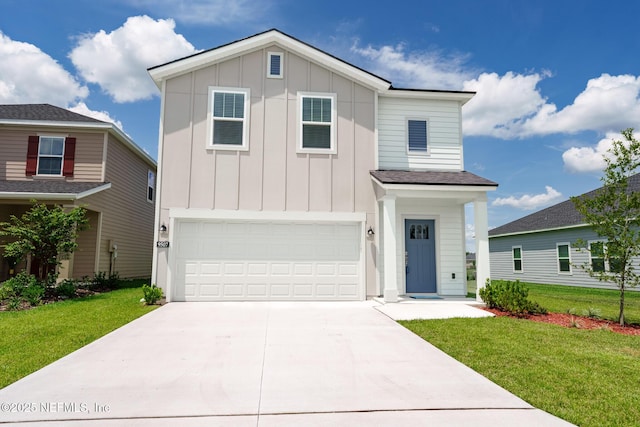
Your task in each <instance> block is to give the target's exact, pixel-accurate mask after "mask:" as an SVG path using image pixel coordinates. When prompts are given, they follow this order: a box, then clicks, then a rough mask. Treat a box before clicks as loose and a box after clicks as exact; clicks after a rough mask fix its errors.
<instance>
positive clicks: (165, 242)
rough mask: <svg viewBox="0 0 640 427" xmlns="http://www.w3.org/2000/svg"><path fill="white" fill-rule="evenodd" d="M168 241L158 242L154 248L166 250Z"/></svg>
mask: <svg viewBox="0 0 640 427" xmlns="http://www.w3.org/2000/svg"><path fill="white" fill-rule="evenodd" d="M168 247H169V241H168V240H158V241H157V242H156V248H168Z"/></svg>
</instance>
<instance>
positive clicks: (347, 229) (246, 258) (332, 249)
mask: <svg viewBox="0 0 640 427" xmlns="http://www.w3.org/2000/svg"><path fill="white" fill-rule="evenodd" d="M174 236H175V237H174V242H175V245H174V251H175V261H174V262H175V269H174V272H175V273H174V276H173V277H174V279H173V286H172V288H173V289H174V300H176V301H223V300H226V301H245V300H316V301H318V300H358V299H361V298H362V295H363V292H362V285H361V283H362V280H361V277H360V275H361V273H360V271H361V262H362V260H361V252H362V251H361V247H360V246H361V243H360V242H361V236H362V234H361V224H360V223H357V222H341V223H318V224H316V223H296V222H286V223H284V222H229V221H200V220H181V221H177V222H176V232H175V234H174Z"/></svg>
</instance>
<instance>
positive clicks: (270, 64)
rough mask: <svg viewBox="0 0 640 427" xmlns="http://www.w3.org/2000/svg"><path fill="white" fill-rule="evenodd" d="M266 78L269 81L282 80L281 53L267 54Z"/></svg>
mask: <svg viewBox="0 0 640 427" xmlns="http://www.w3.org/2000/svg"><path fill="white" fill-rule="evenodd" d="M267 77H268V78H271V79H281V78H282V53H280V52H269V53H268V54H267Z"/></svg>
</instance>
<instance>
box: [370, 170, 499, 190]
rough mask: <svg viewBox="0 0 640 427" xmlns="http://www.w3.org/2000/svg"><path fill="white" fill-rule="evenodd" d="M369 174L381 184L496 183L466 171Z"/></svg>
mask: <svg viewBox="0 0 640 427" xmlns="http://www.w3.org/2000/svg"><path fill="white" fill-rule="evenodd" d="M370 173H371V176H373V177H374V178H375V179H377V180H378V181H380V182H381V183H383V184H415V185H477V186H487V187H495V186H497V185H498V184H496V183H495V182H493V181H490V180H488V179H486V178H482V177H480V176H478V175H474V174H472V173H470V172H467V171H460V172H437V171H401V170H375V171H371V172H370Z"/></svg>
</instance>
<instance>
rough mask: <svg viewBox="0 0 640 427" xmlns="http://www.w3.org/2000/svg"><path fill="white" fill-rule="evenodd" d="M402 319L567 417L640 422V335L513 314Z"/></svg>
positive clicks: (591, 422)
mask: <svg viewBox="0 0 640 427" xmlns="http://www.w3.org/2000/svg"><path fill="white" fill-rule="evenodd" d="M400 323H401V324H402V325H404V326H405V327H407V328H408V329H410V330H412V331H413V332H415V333H416V334H418V335H419V336H421V337H422V338H424V339H425V340H427V341H429V342H430V343H432V344H434V345H435V346H437V347H438V348H440V349H442V350H443V351H444V352H446V353H447V354H449V355H451V356H453V357H454V358H456V359H457V360H459V361H461V362H462V363H464V364H465V365H467V366H469V367H471V368H472V369H474V370H475V371H477V372H479V373H480V374H482V375H484V376H486V377H487V378H489V379H490V380H492V381H494V382H495V383H497V384H499V385H500V386H502V387H504V388H505V389H507V390H509V391H510V392H512V393H514V394H515V395H517V396H519V397H520V398H522V399H524V400H525V401H527V402H529V403H530V404H531V405H533V406H535V407H537V408H540V409H542V410H544V411H547V412H550V413H552V414H554V415H556V416H558V417H560V418H563V419H565V420H567V421H569V422H572V423H574V424H577V425H580V426H583V427H586V426H594V427H602V426H637V425H638V423H639V420H640V380H639V379H640V337H637V336H625V335H620V334H616V333H613V332H609V331H605V330H593V331H589V330H582V329H569V328H563V327H560V326H556V325H550V324H545V323H538V322H532V321H528V320H521V319H513V318H508V317H499V318H483V319H448V320H413V321H406V322H400Z"/></svg>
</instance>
